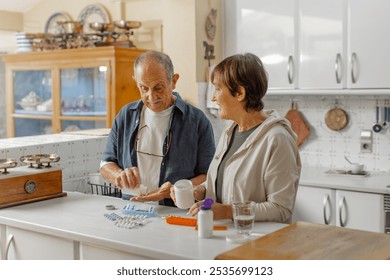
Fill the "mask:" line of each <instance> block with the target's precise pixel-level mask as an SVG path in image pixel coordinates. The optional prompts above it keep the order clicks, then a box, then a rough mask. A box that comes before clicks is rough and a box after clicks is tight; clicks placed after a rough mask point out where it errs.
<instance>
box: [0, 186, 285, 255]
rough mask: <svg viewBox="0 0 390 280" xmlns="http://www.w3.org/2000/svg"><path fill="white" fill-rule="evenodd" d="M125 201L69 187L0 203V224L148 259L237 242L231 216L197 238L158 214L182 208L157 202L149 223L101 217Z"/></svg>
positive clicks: (260, 228)
mask: <svg viewBox="0 0 390 280" xmlns="http://www.w3.org/2000/svg"><path fill="white" fill-rule="evenodd" d="M128 202H129V201H125V200H122V199H119V198H113V197H105V196H99V195H89V194H82V193H76V192H68V196H66V197H61V198H55V199H50V200H45V201H40V202H35V203H30V204H24V205H20V206H15V207H10V208H4V209H0V224H6V225H9V226H14V227H20V228H23V229H25V230H32V231H35V232H39V233H44V234H49V235H54V236H57V237H62V238H66V239H71V240H75V241H78V242H80V243H86V244H93V245H96V246H102V247H106V248H110V249H114V250H119V251H122V252H130V253H132V254H135V255H139V256H140V257H141V258H151V259H214V258H215V256H217V255H218V254H220V253H222V252H225V251H227V250H230V249H232V248H234V247H237V246H239V244H232V243H228V242H226V240H225V237H226V236H227V235H230V234H233V233H234V229H233V223H232V222H231V221H230V220H224V221H217V222H216V223H215V225H219V224H226V225H227V226H228V230H227V231H214V236H213V238H210V239H199V238H198V236H197V233H198V232H197V231H196V230H194V228H193V227H187V226H177V225H170V224H167V223H166V222H165V220H164V219H162V218H161V217H165V216H167V215H181V216H185V213H186V211H185V210H180V209H177V208H173V207H166V206H156V213H157V215H158V217H154V218H151V222H150V223H148V224H146V225H144V226H143V227H140V228H137V229H124V228H119V227H117V226H115V225H114V222H113V221H111V220H109V219H107V218H106V217H104V214H106V213H108V214H109V213H117V214H119V215H121V216H123V214H122V213H121V209H122V208H123V206H125V205H126V204H127V203H128ZM109 204H113V205H115V206H116V210H106V208H105V206H106V205H109ZM284 226H286V225H285V224H278V223H255V232H256V233H258V234H261V235H262V234H266V233H270V232H273V231H275V230H278V229H280V228H282V227H284ZM259 236H260V235H259Z"/></svg>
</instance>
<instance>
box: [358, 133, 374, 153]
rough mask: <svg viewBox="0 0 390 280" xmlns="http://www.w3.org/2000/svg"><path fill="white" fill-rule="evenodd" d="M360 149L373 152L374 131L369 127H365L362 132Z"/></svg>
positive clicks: (364, 151) (363, 151)
mask: <svg viewBox="0 0 390 280" xmlns="http://www.w3.org/2000/svg"><path fill="white" fill-rule="evenodd" d="M360 151H361V152H362V153H372V131H371V130H369V129H363V130H362V131H361V132H360Z"/></svg>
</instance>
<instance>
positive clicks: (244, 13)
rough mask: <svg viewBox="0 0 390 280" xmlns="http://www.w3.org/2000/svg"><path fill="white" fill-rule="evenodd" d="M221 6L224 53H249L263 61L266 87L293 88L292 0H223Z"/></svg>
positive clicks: (295, 75) (293, 30)
mask: <svg viewBox="0 0 390 280" xmlns="http://www.w3.org/2000/svg"><path fill="white" fill-rule="evenodd" d="M224 5H225V28H224V31H225V32H224V38H225V56H230V55H233V54H236V53H244V52H252V53H254V54H256V55H257V56H259V57H260V59H261V60H262V61H263V63H264V67H265V68H266V70H267V72H268V75H269V87H270V88H278V89H293V88H295V87H296V84H297V73H296V67H297V63H298V59H297V55H296V47H295V44H296V39H295V10H294V9H295V1H291V0H272V1H269V0H254V1H253V0H252V1H239V0H226V1H224Z"/></svg>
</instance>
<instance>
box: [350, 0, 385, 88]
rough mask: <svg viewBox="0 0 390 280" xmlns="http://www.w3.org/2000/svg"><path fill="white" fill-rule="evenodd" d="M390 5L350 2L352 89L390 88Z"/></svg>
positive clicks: (376, 1) (379, 0) (380, 1)
mask: <svg viewBox="0 0 390 280" xmlns="http://www.w3.org/2000/svg"><path fill="white" fill-rule="evenodd" d="M389 11H390V2H389V1H387V0H373V1H365V0H349V1H348V24H347V25H348V32H347V42H348V44H347V46H348V57H347V59H348V62H350V63H347V73H348V75H347V81H348V84H347V87H348V88H390V79H389V73H390V53H389V49H390V39H389V37H388V36H386V31H387V29H388V28H389V26H390V17H389Z"/></svg>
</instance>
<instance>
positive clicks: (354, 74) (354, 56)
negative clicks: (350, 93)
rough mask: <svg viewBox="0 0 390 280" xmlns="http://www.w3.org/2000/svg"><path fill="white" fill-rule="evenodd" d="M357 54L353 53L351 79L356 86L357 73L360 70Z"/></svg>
mask: <svg viewBox="0 0 390 280" xmlns="http://www.w3.org/2000/svg"><path fill="white" fill-rule="evenodd" d="M357 62H358V61H357V54H356V53H352V56H351V79H352V83H353V84H356V81H357V71H358V69H356V68H357V66H358V65H357Z"/></svg>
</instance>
